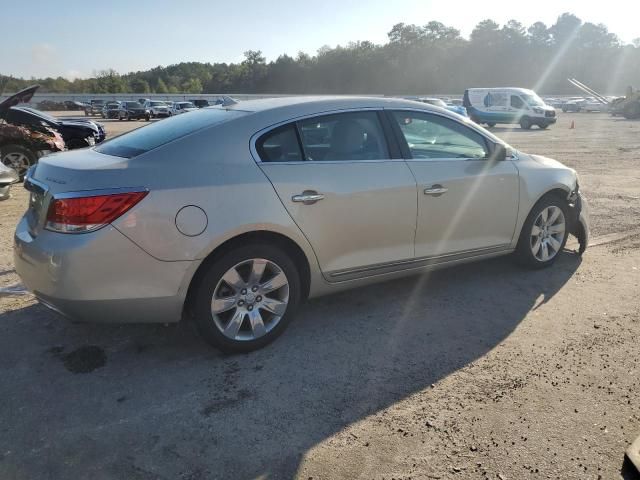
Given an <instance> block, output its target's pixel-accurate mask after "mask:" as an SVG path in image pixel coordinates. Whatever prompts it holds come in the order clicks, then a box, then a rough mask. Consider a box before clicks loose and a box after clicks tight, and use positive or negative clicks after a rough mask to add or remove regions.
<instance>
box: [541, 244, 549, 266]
mask: <svg viewBox="0 0 640 480" xmlns="http://www.w3.org/2000/svg"><path fill="white" fill-rule="evenodd" d="M541 248H542V254H541V258H540V259H541V260H542V261H543V262H546V261H547V260H549V246H548V245H547V242H542V246H541Z"/></svg>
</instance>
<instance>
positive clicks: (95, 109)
mask: <svg viewBox="0 0 640 480" xmlns="http://www.w3.org/2000/svg"><path fill="white" fill-rule="evenodd" d="M105 103H107V102H106V101H105V100H101V99H91V100H89V103H88V104H87V105H86V107H85V109H84V114H85V116H87V117H89V116H91V115H100V114H101V113H102V107H104V105H105Z"/></svg>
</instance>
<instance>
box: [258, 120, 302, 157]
mask: <svg viewBox="0 0 640 480" xmlns="http://www.w3.org/2000/svg"><path fill="white" fill-rule="evenodd" d="M256 149H257V150H258V155H260V159H261V160H262V161H263V162H299V161H302V151H301V150H300V144H299V143H298V136H297V134H296V127H295V125H294V124H289V125H285V126H284V127H279V128H276V129H275V130H271V131H270V132H268V133H266V134H265V135H263V136H262V137H260V139H259V140H258V141H257V143H256Z"/></svg>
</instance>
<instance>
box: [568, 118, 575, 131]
mask: <svg viewBox="0 0 640 480" xmlns="http://www.w3.org/2000/svg"><path fill="white" fill-rule="evenodd" d="M574 128H576V121H575V120H571V126H570V127H569V130H573V129H574Z"/></svg>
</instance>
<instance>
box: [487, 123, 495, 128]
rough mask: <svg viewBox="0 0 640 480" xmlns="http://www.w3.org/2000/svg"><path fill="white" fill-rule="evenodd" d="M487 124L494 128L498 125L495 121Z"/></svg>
mask: <svg viewBox="0 0 640 480" xmlns="http://www.w3.org/2000/svg"><path fill="white" fill-rule="evenodd" d="M487 126H488V127H489V128H493V127H495V126H496V124H495V123H494V122H491V123H487Z"/></svg>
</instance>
